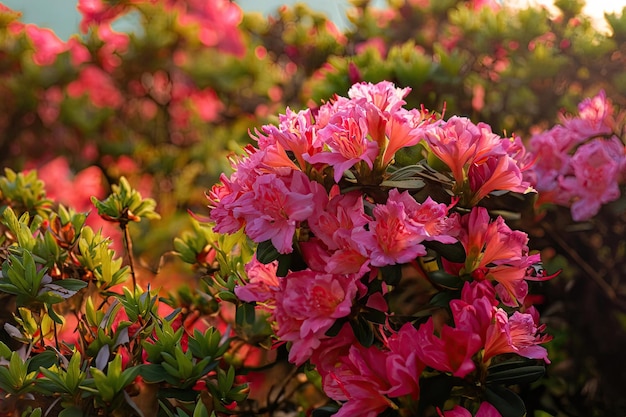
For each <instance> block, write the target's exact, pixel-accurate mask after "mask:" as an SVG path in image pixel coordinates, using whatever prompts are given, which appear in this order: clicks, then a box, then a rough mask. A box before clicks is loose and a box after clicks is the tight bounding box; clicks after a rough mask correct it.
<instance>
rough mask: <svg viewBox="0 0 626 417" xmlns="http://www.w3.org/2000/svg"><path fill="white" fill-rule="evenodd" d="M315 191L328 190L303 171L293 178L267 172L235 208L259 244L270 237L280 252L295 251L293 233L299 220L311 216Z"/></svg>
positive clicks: (319, 192) (246, 228)
mask: <svg viewBox="0 0 626 417" xmlns="http://www.w3.org/2000/svg"><path fill="white" fill-rule="evenodd" d="M315 194H317V195H320V194H321V195H323V196H325V195H326V193H325V191H324V190H323V188H322V187H321V185H319V184H318V183H311V182H310V181H309V179H308V178H307V177H306V175H305V174H303V173H302V172H300V171H293V173H292V175H291V176H290V177H278V176H276V175H275V174H267V175H262V176H259V177H257V179H256V181H255V182H254V184H253V185H252V190H251V192H249V193H245V194H243V195H242V196H241V197H240V198H239V199H238V201H237V203H238V207H236V208H234V210H233V212H234V216H235V217H239V216H241V217H243V218H244V219H245V221H246V225H245V230H246V234H247V235H248V236H249V237H250V239H252V240H253V241H255V242H257V243H260V242H264V241H266V240H271V241H272V244H273V245H274V247H275V248H276V249H277V250H278V251H279V252H280V253H291V252H292V251H293V236H294V233H295V230H296V226H297V224H298V222H301V221H304V220H306V219H307V218H309V217H310V216H311V214H312V213H313V211H314V209H315V207H316V204H315Z"/></svg>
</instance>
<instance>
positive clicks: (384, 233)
mask: <svg viewBox="0 0 626 417" xmlns="http://www.w3.org/2000/svg"><path fill="white" fill-rule="evenodd" d="M374 218H375V220H374V221H372V222H370V223H369V230H365V229H362V230H357V231H355V233H354V238H355V239H356V240H358V241H360V242H361V243H362V244H363V247H364V248H365V249H366V250H367V252H368V253H364V254H363V255H366V256H369V257H370V263H371V264H372V265H373V266H385V265H394V264H403V263H407V262H410V261H412V260H414V259H415V258H417V257H418V256H423V255H426V248H425V247H424V245H422V243H421V242H422V241H423V240H424V238H425V237H426V236H425V235H423V234H420V233H419V231H416V230H415V228H413V227H412V226H411V225H410V224H409V223H408V220H409V219H408V215H407V213H406V210H405V207H404V205H403V204H402V203H400V202H396V201H393V200H391V199H390V200H388V201H387V203H386V204H384V205H383V204H377V205H376V207H375V208H374Z"/></svg>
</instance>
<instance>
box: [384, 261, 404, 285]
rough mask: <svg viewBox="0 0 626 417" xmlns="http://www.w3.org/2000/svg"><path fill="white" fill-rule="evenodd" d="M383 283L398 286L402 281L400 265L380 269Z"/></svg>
mask: <svg viewBox="0 0 626 417" xmlns="http://www.w3.org/2000/svg"><path fill="white" fill-rule="evenodd" d="M380 272H381V274H382V276H383V281H385V282H386V283H387V284H389V285H398V283H399V282H400V280H401V279H402V265H387V266H383V267H382V268H380Z"/></svg>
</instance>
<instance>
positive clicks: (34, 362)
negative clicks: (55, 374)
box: [28, 350, 58, 372]
mask: <svg viewBox="0 0 626 417" xmlns="http://www.w3.org/2000/svg"><path fill="white" fill-rule="evenodd" d="M57 361H58V357H57V354H56V353H55V352H54V351H52V350H44V351H43V352H41V353H38V354H37V355H35V356H33V357H32V358H31V359H30V361H28V372H35V371H39V367H42V368H46V369H47V368H50V367H51V366H52V365H54V364H56V363H57Z"/></svg>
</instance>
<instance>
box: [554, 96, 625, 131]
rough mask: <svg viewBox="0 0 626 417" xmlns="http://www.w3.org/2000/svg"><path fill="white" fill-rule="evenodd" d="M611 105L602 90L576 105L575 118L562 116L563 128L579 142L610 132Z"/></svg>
mask: <svg viewBox="0 0 626 417" xmlns="http://www.w3.org/2000/svg"><path fill="white" fill-rule="evenodd" d="M612 116H613V104H612V103H611V100H609V99H608V98H607V97H606V93H605V92H604V90H601V91H600V92H599V93H598V94H597V95H596V96H594V97H591V98H586V99H584V100H583V101H581V102H580V103H579V104H578V115H577V116H576V117H565V116H562V122H563V126H564V127H565V128H566V129H568V130H569V131H571V132H572V134H573V135H576V136H577V137H579V138H580V139H581V140H582V139H588V138H592V137H594V136H598V135H608V134H610V133H611V132H612V128H611V123H612Z"/></svg>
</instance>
